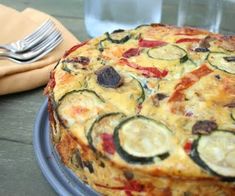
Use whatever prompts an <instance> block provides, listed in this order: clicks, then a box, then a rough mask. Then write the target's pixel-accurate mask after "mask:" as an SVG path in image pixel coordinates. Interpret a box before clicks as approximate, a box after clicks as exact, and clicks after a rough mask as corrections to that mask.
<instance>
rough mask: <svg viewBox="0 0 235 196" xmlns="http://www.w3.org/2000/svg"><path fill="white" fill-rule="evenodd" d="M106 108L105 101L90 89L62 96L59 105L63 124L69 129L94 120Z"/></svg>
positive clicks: (59, 115)
mask: <svg viewBox="0 0 235 196" xmlns="http://www.w3.org/2000/svg"><path fill="white" fill-rule="evenodd" d="M103 107H104V100H103V99H102V98H101V97H100V96H99V95H97V94H96V92H95V91H92V90H89V89H82V90H73V91H70V92H68V93H66V94H65V95H64V96H62V97H61V98H60V100H59V102H58V105H57V108H56V109H57V114H58V117H59V119H60V121H61V123H62V124H63V125H64V126H65V127H67V128H69V127H71V126H73V125H74V124H82V123H85V122H86V121H87V120H89V119H93V118H95V117H96V115H97V114H99V113H100V111H101V110H102V109H103Z"/></svg>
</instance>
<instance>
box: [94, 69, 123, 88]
mask: <svg viewBox="0 0 235 196" xmlns="http://www.w3.org/2000/svg"><path fill="white" fill-rule="evenodd" d="M97 82H98V84H99V85H101V86H103V87H106V88H117V87H119V86H120V85H121V84H122V82H123V81H122V78H121V76H120V75H119V73H118V72H117V71H116V70H115V69H114V68H113V67H111V66H105V67H102V68H101V69H99V70H98V71H97Z"/></svg>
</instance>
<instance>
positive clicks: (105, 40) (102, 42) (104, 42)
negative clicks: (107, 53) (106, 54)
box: [98, 38, 110, 52]
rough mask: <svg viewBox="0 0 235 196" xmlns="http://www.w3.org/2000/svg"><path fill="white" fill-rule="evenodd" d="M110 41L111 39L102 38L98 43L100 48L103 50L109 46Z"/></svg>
mask: <svg viewBox="0 0 235 196" xmlns="http://www.w3.org/2000/svg"><path fill="white" fill-rule="evenodd" d="M108 43H110V41H108V40H107V38H105V39H102V40H101V41H100V42H99V44H98V50H99V51H100V52H103V51H104V50H105V48H107V45H108Z"/></svg>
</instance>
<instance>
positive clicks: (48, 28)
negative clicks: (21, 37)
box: [25, 21, 55, 43]
mask: <svg viewBox="0 0 235 196" xmlns="http://www.w3.org/2000/svg"><path fill="white" fill-rule="evenodd" d="M53 29H55V25H54V23H53V22H52V21H49V22H48V23H47V24H45V26H42V28H40V29H39V30H38V31H35V32H34V33H32V34H31V35H30V37H28V38H26V39H25V41H27V42H28V43H30V42H34V41H35V40H36V39H38V37H43V36H45V35H46V34H47V33H48V32H50V31H51V30H53Z"/></svg>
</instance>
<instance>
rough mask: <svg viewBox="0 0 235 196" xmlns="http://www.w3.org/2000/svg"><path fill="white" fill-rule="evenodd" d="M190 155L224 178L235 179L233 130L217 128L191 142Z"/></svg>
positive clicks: (234, 138)
mask: <svg viewBox="0 0 235 196" xmlns="http://www.w3.org/2000/svg"><path fill="white" fill-rule="evenodd" d="M190 157H191V158H192V159H193V160H194V161H195V162H196V163H197V164H198V165H200V166H201V167H202V168H204V169H205V170H207V171H209V172H211V173H212V174H214V175H217V176H220V177H221V178H223V179H224V180H228V181H230V180H235V132H231V131H224V130H217V131H214V132H212V133H211V134H210V135H202V136H200V137H199V138H198V139H197V140H195V141H194V142H193V145H192V151H191V153H190Z"/></svg>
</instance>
